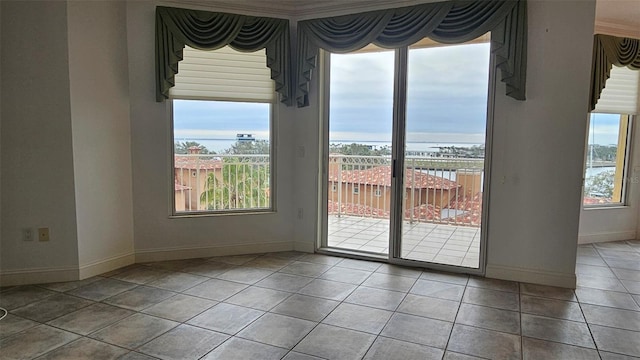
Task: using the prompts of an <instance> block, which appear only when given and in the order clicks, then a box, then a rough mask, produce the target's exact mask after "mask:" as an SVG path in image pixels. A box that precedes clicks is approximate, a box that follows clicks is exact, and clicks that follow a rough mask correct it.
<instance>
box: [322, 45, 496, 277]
mask: <svg viewBox="0 0 640 360" xmlns="http://www.w3.org/2000/svg"><path fill="white" fill-rule="evenodd" d="M330 56H331V53H329V52H328V51H324V50H322V49H321V50H320V55H319V56H318V62H319V64H318V67H317V69H318V70H319V71H318V73H319V75H318V77H317V78H318V90H319V104H318V111H319V117H318V118H319V130H320V131H319V137H320V139H319V143H320V147H321V151H320V152H319V155H320V156H319V159H318V160H319V162H320V164H319V167H320V171H319V175H320V176H319V177H318V178H319V179H318V181H319V183H320V184H319V186H318V189H319V190H320V191H319V193H318V202H319V206H318V210H319V226H318V232H317V235H318V236H317V241H316V248H315V251H316V252H317V253H321V254H328V255H339V256H343V257H349V258H354V259H362V260H374V261H381V262H386V263H389V264H394V265H401V266H411V267H420V268H425V269H432V270H439V271H447V272H454V273H466V274H471V275H479V276H484V274H485V269H486V265H487V254H488V252H487V243H488V234H489V208H490V206H489V202H490V196H489V194H490V189H491V178H492V176H491V170H492V159H493V138H494V136H495V126H494V115H495V93H496V87H497V83H496V73H497V69H496V66H495V55H493V54H490V58H489V79H488V86H487V118H486V130H485V158H484V177H483V190H482V215H481V226H480V252H479V266H478V268H470V267H463V266H456V265H446V264H439V263H435V262H427V261H421V260H410V259H403V258H401V257H400V256H399V255H400V249H401V242H402V225H401V224H402V221H403V218H402V206H403V204H402V201H397V196H398V195H399V194H400V196H402V194H401V192H399V191H398V190H397V189H398V188H402V186H403V177H404V171H403V169H404V144H405V143H404V141H405V125H406V92H407V86H406V85H407V71H408V67H407V64H408V47H404V48H400V49H396V50H395V64H394V66H396V69H397V70H399V71H394V73H395V76H394V93H393V102H394V108H393V120H392V121H393V130H392V131H393V134H392V169H393V171H392V174H395V175H396V176H393V178H392V179H391V214H390V218H389V253H388V255H387V256H380V255H377V254H372V253H366V252H359V251H349V250H344V249H340V250H337V249H333V248H329V247H327V246H326V245H327V241H328V240H327V239H328V213H327V201H328V171H327V169H328V160H329V146H328V143H329V101H328V99H329V96H330V89H329V83H330V76H331V75H330V74H331V72H330V66H331V64H330ZM400 63H403V65H402V66H397V65H396V64H400ZM400 75H402V76H400ZM397 104H404V106H397ZM401 145H402V146H401ZM398 225H400V226H398Z"/></svg>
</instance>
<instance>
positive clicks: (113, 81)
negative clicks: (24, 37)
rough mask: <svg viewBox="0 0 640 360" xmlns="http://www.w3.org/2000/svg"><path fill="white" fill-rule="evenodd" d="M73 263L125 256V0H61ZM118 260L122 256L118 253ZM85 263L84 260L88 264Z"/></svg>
mask: <svg viewBox="0 0 640 360" xmlns="http://www.w3.org/2000/svg"><path fill="white" fill-rule="evenodd" d="M67 15H68V36H69V72H70V84H71V85H70V86H71V87H70V94H71V95H70V97H71V119H72V121H71V123H72V130H73V164H74V173H75V195H76V217H77V223H78V253H79V263H80V269H81V272H82V270H87V271H88V273H87V274H82V275H81V276H83V277H84V276H87V275H95V274H96V273H100V272H101V270H102V271H105V268H104V267H102V266H99V265H101V264H102V265H104V264H105V263H106V262H109V261H116V264H115V265H120V264H121V262H118V261H117V259H121V258H123V257H124V258H126V257H130V258H131V259H130V260H129V262H131V261H133V199H132V190H131V135H130V130H131V128H130V122H129V77H128V71H127V69H128V64H127V61H128V59H127V46H126V41H127V28H126V3H125V2H120V1H70V2H69V3H68V5H67ZM121 260H122V259H121ZM96 266H97V268H95V269H93V268H92V267H96Z"/></svg>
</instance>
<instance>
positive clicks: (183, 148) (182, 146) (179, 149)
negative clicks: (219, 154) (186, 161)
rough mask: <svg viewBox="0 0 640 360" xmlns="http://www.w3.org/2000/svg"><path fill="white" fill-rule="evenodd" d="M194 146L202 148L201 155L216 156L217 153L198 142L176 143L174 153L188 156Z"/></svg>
mask: <svg viewBox="0 0 640 360" xmlns="http://www.w3.org/2000/svg"><path fill="white" fill-rule="evenodd" d="M192 146H197V147H199V148H200V154H215V153H216V152H215V151H209V149H207V148H206V147H205V146H204V145H202V144H200V143H199V142H197V141H176V142H175V143H174V144H173V152H174V153H175V154H188V153H189V148H190V147H192Z"/></svg>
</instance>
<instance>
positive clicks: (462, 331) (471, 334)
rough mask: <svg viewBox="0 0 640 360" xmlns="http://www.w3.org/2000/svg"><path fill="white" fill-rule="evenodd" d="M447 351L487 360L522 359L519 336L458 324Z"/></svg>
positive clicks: (454, 328)
mask: <svg viewBox="0 0 640 360" xmlns="http://www.w3.org/2000/svg"><path fill="white" fill-rule="evenodd" d="M447 351H453V352H457V353H461V354H465V355H472V356H478V357H482V358H485V359H502V360H512V359H513V360H516V359H521V355H520V354H521V350H520V337H519V336H517V335H513V334H505V333H501V332H497V331H492V330H485V329H479V328H475V327H471V326H465V325H458V324H456V325H455V326H454V327H453V331H452V333H451V339H450V340H449V345H448V346H447Z"/></svg>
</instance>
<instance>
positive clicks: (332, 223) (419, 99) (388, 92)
mask: <svg viewBox="0 0 640 360" xmlns="http://www.w3.org/2000/svg"><path fill="white" fill-rule="evenodd" d="M489 59H490V52H489V42H488V35H487V36H483V37H481V38H479V39H476V40H474V41H472V42H470V43H465V44H460V45H443V44H438V43H435V42H434V41H432V40H429V39H424V40H423V41H420V42H418V43H417V44H415V45H413V46H411V47H409V48H401V49H396V50H384V49H380V48H377V47H375V46H368V47H366V48H364V49H362V50H360V51H358V52H355V53H349V54H344V55H337V54H331V55H328V56H327V57H325V60H327V61H328V62H329V64H328V65H327V66H325V72H326V73H328V74H329V75H328V76H329V78H330V80H329V81H328V83H327V84H328V91H325V94H326V96H327V97H328V103H327V105H328V109H329V111H328V116H327V118H328V119H327V120H326V121H327V124H325V125H326V126H325V132H326V137H325V145H326V147H327V151H326V152H325V160H324V161H325V168H326V169H327V170H326V173H325V176H326V177H325V179H326V181H327V184H328V185H327V188H326V192H325V194H324V195H325V197H324V199H326V200H325V201H326V204H327V211H326V213H324V214H323V215H324V220H325V221H324V224H327V225H326V228H325V229H326V231H325V238H324V241H323V243H322V247H323V248H325V249H328V250H330V251H341V252H348V253H351V254H354V253H355V254H359V255H362V256H368V255H377V256H379V257H380V256H384V257H387V258H388V259H390V261H392V262H398V263H418V264H422V265H428V264H439V265H442V266H456V267H464V268H471V269H478V268H479V267H480V254H481V251H480V248H481V242H480V239H481V234H482V223H483V220H482V219H483V215H482V207H483V206H482V203H483V198H484V197H485V192H484V191H483V188H484V183H485V180H484V177H485V148H486V141H485V139H486V133H487V131H486V129H487V103H488V101H487V96H488V95H487V94H488V88H489V68H490V66H489V62H490V61H489ZM427 263H428V264H427Z"/></svg>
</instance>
